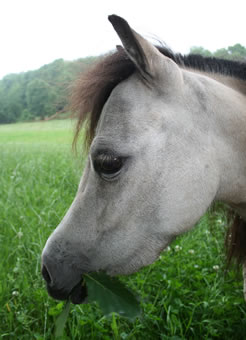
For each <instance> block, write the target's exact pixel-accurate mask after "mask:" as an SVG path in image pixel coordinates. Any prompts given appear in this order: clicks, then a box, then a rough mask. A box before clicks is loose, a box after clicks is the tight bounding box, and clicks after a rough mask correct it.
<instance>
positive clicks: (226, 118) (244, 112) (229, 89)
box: [208, 76, 246, 218]
mask: <svg viewBox="0 0 246 340" xmlns="http://www.w3.org/2000/svg"><path fill="white" fill-rule="evenodd" d="M222 78H223V76H221V79H222ZM218 80H219V79H216V81H214V80H212V81H211V82H210V84H209V87H208V97H210V98H209V99H208V101H209V105H210V107H211V108H212V111H213V112H212V115H210V119H211V121H212V124H213V126H212V127H211V131H213V137H212V138H213V146H214V148H215V152H216V159H217V164H218V167H219V171H220V188H219V191H218V194H217V199H220V200H224V201H226V202H228V203H231V204H232V205H234V207H235V206H238V207H239V210H240V213H241V215H245V218H246V91H245V90H246V86H245V84H243V82H241V81H239V80H235V79H231V78H229V77H224V78H223V81H221V82H219V81H218ZM242 84H243V85H242ZM244 91H245V93H244Z"/></svg>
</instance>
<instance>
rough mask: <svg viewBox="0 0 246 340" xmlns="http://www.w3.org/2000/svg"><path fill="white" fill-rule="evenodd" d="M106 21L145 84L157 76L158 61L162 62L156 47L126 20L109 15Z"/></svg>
mask: <svg viewBox="0 0 246 340" xmlns="http://www.w3.org/2000/svg"><path fill="white" fill-rule="evenodd" d="M108 19H109V21H110V22H111V24H112V25H113V27H114V29H115V31H116V32H117V34H118V36H119V38H120V40H121V41H122V44H123V46H124V48H125V50H126V52H127V54H128V56H129V58H130V59H131V60H132V61H133V63H134V64H135V66H136V67H137V69H138V71H139V72H140V74H141V76H142V77H143V78H144V79H145V80H146V81H147V82H149V81H151V79H153V78H155V76H156V75H157V65H158V59H159V60H160V59H162V61H163V56H162V55H161V54H160V52H159V51H158V50H157V48H156V47H154V46H153V45H152V44H151V43H149V42H148V41H147V40H146V39H144V38H143V37H142V36H141V35H139V34H138V33H137V32H135V31H134V30H133V29H132V28H131V27H130V26H129V24H128V22H127V21H126V20H124V19H123V18H121V17H119V16H117V15H110V16H109V17H108ZM165 59H167V58H165Z"/></svg>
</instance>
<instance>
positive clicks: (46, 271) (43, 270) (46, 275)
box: [42, 266, 51, 284]
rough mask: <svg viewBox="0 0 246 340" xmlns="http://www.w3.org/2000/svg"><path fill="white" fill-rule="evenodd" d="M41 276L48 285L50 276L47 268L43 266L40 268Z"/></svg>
mask: <svg viewBox="0 0 246 340" xmlns="http://www.w3.org/2000/svg"><path fill="white" fill-rule="evenodd" d="M42 275H43V278H44V279H45V281H46V282H47V283H48V284H50V283H51V277H50V274H49V272H48V270H47V268H46V267H45V266H43V268H42Z"/></svg>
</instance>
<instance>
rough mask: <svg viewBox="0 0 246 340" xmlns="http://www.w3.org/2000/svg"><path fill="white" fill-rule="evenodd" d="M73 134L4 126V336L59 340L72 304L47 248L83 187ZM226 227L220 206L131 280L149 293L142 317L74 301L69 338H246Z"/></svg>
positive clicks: (66, 126) (0, 317) (0, 325)
mask: <svg viewBox="0 0 246 340" xmlns="http://www.w3.org/2000/svg"><path fill="white" fill-rule="evenodd" d="M71 138H72V135H71V124H70V122H69V121H68V120H66V121H49V122H37V123H25V124H24V123H22V124H11V125H2V126H0V159H1V167H0V187H1V195H0V223H1V228H0V259H1V261H0V339H3V340H4V339H11V340H29V339H36V340H52V339H54V328H55V320H56V318H57V315H58V314H59V313H60V312H61V310H62V308H63V306H64V303H63V302H58V301H54V300H53V299H51V298H50V297H49V296H48V294H47V292H46V289H45V284H44V282H43V280H42V278H41V274H40V254H41V251H42V248H43V246H44V244H45V242H46V240H47V238H48V236H49V235H50V233H51V232H52V231H53V230H54V228H55V227H56V226H57V225H58V223H59V222H60V220H61V219H62V217H63V216H64V214H65V213H66V210H67V209H68V207H69V205H70V204H71V202H72V200H73V198H74V195H75V193H76V191H77V185H78V182H79V177H80V175H81V172H82V165H81V163H82V161H81V159H79V160H78V159H75V158H74V156H73V155H72V153H71V147H70V142H71ZM226 229H227V218H226V215H225V211H224V208H221V207H217V209H216V210H215V211H214V212H212V211H211V212H209V213H208V214H206V215H205V216H204V217H203V218H202V219H201V221H200V222H199V224H198V225H197V226H196V227H195V228H194V230H193V231H191V232H189V233H187V234H186V235H184V236H182V237H179V238H177V240H176V241H175V242H173V243H172V244H171V245H170V247H169V248H168V249H167V250H166V251H164V252H163V253H162V254H161V255H160V257H159V259H158V260H157V261H156V262H155V263H154V264H152V265H150V266H148V267H146V268H144V269H142V270H140V271H139V272H138V273H136V274H134V275H131V276H128V277H122V278H121V280H122V281H123V282H124V283H125V284H126V285H127V286H128V287H129V288H130V289H132V290H133V291H135V292H137V293H138V295H139V296H140V302H141V306H142V310H143V312H142V315H141V317H140V318H137V319H136V320H135V321H134V323H130V322H129V321H128V320H127V319H125V318H121V317H119V316H117V315H113V316H110V317H105V316H104V315H103V314H102V312H101V310H100V308H98V307H97V305H96V304H94V303H93V304H87V305H76V306H74V305H72V306H71V311H70V315H69V318H68V322H67V324H66V326H65V335H64V336H63V338H62V339H65V340H66V339H73V340H79V339H85V340H87V339H88V340H90V339H96V340H111V339H127V340H140V339H146V340H155V339H158V340H159V339H162V340H170V339H173V340H174V339H176V340H177V339H189V340H190V339H204V340H205V339H207V340H208V339H224V340H231V339H233V340H241V339H244V338H245V334H246V305H245V302H244V299H243V292H242V287H243V282H242V276H241V273H239V274H237V273H236V272H234V271H233V270H232V271H229V272H227V273H226V272H225V268H224V263H225V257H224V249H223V242H224V235H225V231H226Z"/></svg>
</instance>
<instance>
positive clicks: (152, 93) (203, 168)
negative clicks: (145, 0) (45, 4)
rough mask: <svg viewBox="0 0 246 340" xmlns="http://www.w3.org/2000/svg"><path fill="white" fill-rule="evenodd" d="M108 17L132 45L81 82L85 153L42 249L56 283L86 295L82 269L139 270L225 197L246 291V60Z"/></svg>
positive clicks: (63, 290)
mask: <svg viewBox="0 0 246 340" xmlns="http://www.w3.org/2000/svg"><path fill="white" fill-rule="evenodd" d="M109 21H110V23H111V24H112V26H113V28H114V30H115V31H116V33H117V34H118V36H119V38H120V40H121V42H122V45H123V46H118V47H117V49H116V50H115V51H114V52H112V53H111V54H108V55H106V56H104V57H103V58H102V59H101V60H100V61H99V62H98V63H97V64H96V65H93V67H91V68H90V69H89V70H88V72H87V73H85V74H82V76H81V77H80V78H79V79H78V81H77V82H76V85H75V87H74V90H73V91H74V92H73V94H72V107H73V110H74V111H75V112H77V114H78V120H77V127H76V133H75V137H74V144H76V143H77V141H78V136H79V135H80V132H81V129H82V127H83V126H84V125H86V145H87V149H88V158H87V161H86V165H85V169H84V172H83V175H82V178H81V181H80V183H79V186H78V191H77V194H76V196H75V198H74V201H73V203H72V204H71V206H70V208H69V209H68V211H67V213H66V215H65V217H64V218H63V219H62V221H61V223H60V224H59V225H58V227H57V228H56V229H55V230H54V231H53V233H52V234H51V235H50V237H49V238H48V240H47V242H46V245H45V247H44V249H43V253H42V275H43V277H44V279H45V281H46V286H47V289H48V293H49V294H50V295H51V296H52V297H53V298H55V299H59V300H65V299H67V298H70V299H71V301H72V302H73V303H74V304H78V303H82V302H83V301H84V299H85V297H86V287H85V286H84V285H81V280H82V276H83V274H85V273H89V272H98V271H103V272H105V273H107V274H109V275H111V276H113V275H127V274H131V273H134V272H136V271H138V270H139V269H140V268H142V267H144V266H147V265H149V264H151V263H153V262H154V261H155V260H156V259H157V258H158V257H159V255H160V253H161V252H162V251H163V250H164V249H165V248H166V247H167V246H168V245H169V244H170V243H171V242H172V241H173V240H174V239H175V238H176V237H177V236H178V235H180V234H183V233H185V232H186V231H188V230H190V229H191V228H192V227H193V226H194V225H195V224H196V222H197V221H198V220H199V219H200V218H201V217H202V216H203V215H204V213H205V212H206V211H207V209H208V208H209V207H210V206H211V204H212V203H213V202H215V201H223V202H226V203H227V204H228V205H230V206H231V207H232V208H233V210H234V211H235V214H234V222H235V223H232V225H231V227H230V229H229V231H228V235H227V239H226V244H227V247H228V254H229V258H230V259H231V258H234V257H235V258H236V259H237V260H238V262H239V263H240V264H242V265H243V274H244V294H245V298H246V224H245V220H246V151H245V150H246V149H245V145H246V63H243V62H236V61H228V60H221V59H216V58H207V57H202V56H199V55H192V54H191V55H186V56H183V55H181V54H175V53H174V52H172V51H171V50H169V49H168V48H167V47H165V46H159V47H158V46H154V45H153V44H151V43H150V42H149V41H148V40H146V39H145V38H143V37H142V36H141V35H139V34H138V33H137V32H135V31H134V30H133V29H132V28H131V27H130V26H129V24H128V22H127V21H126V20H125V19H123V18H121V17H119V16H116V15H111V16H109ZM83 131H84V129H83Z"/></svg>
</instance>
